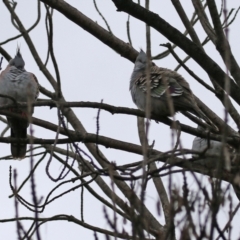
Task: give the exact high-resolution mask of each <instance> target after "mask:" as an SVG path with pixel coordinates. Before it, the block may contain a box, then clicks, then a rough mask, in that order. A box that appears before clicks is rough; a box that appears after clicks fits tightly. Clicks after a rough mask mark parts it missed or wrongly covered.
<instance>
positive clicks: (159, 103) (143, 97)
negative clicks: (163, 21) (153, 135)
mask: <svg viewBox="0 0 240 240" xmlns="http://www.w3.org/2000/svg"><path fill="white" fill-rule="evenodd" d="M146 68H147V55H146V54H145V52H143V51H142V50H141V51H140V53H139V54H138V56H137V58H136V61H135V66H134V69H133V73H132V76H131V80H130V91H131V95H132V99H133V102H134V103H135V104H136V105H137V107H138V108H139V109H140V110H142V111H145V109H146V102H147V75H146ZM150 96H151V101H150V102H151V105H150V106H151V113H152V114H153V115H155V116H172V115H173V114H175V113H176V112H178V111H180V112H186V111H187V112H190V113H193V114H194V115H196V116H198V117H199V118H202V119H203V120H205V121H206V122H209V121H210V120H209V119H208V118H207V117H206V116H205V115H204V113H203V112H202V111H201V110H200V109H199V107H198V106H197V103H196V101H195V99H194V97H193V93H192V91H191V89H190V87H189V84H188V83H187V82H186V81H185V79H184V78H183V77H182V76H181V75H180V74H178V73H177V72H175V71H172V70H169V69H166V68H160V67H157V66H151V67H150ZM169 96H170V99H172V103H173V106H174V113H173V114H172V112H171V111H170V107H169V106H170V105H169V103H168V99H169Z"/></svg>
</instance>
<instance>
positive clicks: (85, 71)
mask: <svg viewBox="0 0 240 240" xmlns="http://www.w3.org/2000/svg"><path fill="white" fill-rule="evenodd" d="M68 2H69V3H70V4H71V5H73V6H75V7H76V8H77V9H78V10H79V11H81V12H82V13H83V14H85V15H86V16H88V17H89V18H91V19H92V20H93V21H96V22H97V23H98V24H99V25H101V26H103V27H104V28H105V27H106V26H105V25H104V23H103V21H102V19H101V18H100V17H99V15H98V13H97V12H96V10H95V8H94V4H93V1H91V0H88V1H86V0H71V1H68ZM141 2H143V1H141ZM183 2H184V9H185V11H186V13H187V14H188V17H189V18H191V17H192V13H193V7H192V4H191V1H190V0H185V1H182V4H183ZM97 3H98V7H99V9H100V10H101V12H102V13H103V14H104V16H105V18H106V19H107V21H108V23H109V25H110V27H111V29H112V32H113V34H115V35H116V36H117V37H118V38H120V39H122V40H123V41H125V42H128V40H127V33H126V20H127V14H125V13H121V12H116V8H115V6H114V4H113V3H112V1H110V0H108V1H107V0H105V1H103V0H101V1H100V0H98V1H97ZM238 4H239V1H228V9H230V8H232V7H234V8H237V7H238ZM26 9H27V10H26ZM41 9H42V10H43V16H42V19H41V22H40V24H39V25H38V27H37V28H35V29H34V30H33V31H32V32H31V33H30V36H31V38H32V40H33V42H34V44H35V47H36V49H37V51H38V53H39V55H40V57H41V58H42V60H43V61H45V59H46V54H47V38H46V31H45V25H44V18H45V15H44V14H45V11H44V7H43V5H42V6H41ZM150 9H151V10H153V11H155V12H156V13H157V14H159V15H160V16H161V17H162V18H163V19H165V20H166V21H167V22H169V23H170V24H171V25H173V26H174V27H175V28H177V29H179V30H180V31H182V32H183V31H184V30H185V29H184V27H183V24H182V23H181V21H180V19H179V18H178V16H177V14H176V12H175V9H174V7H173V6H172V4H171V2H170V1H157V0H152V1H151V5H150ZM16 12H17V14H19V17H20V19H21V20H22V22H23V24H24V26H25V28H28V27H30V26H31V25H32V23H33V22H34V21H35V20H36V13H37V4H36V1H23V0H22V1H18V5H17V7H16ZM0 22H1V23H2V24H1V34H0V42H2V41H4V40H6V39H7V38H10V37H13V36H15V35H17V34H18V32H17V30H16V29H15V28H14V27H13V26H12V24H11V21H10V15H9V12H8V10H7V9H6V7H5V5H4V4H3V3H2V2H0ZM130 24H131V26H130V27H131V37H132V44H133V47H134V48H135V49H137V50H139V49H140V48H143V49H145V48H146V44H145V42H146V40H145V24H144V23H142V22H140V21H138V20H136V19H134V18H131V23H130ZM239 24H240V18H239V16H238V17H237V18H236V20H235V22H234V23H233V24H232V25H231V26H230V31H229V41H230V44H231V48H232V52H233V53H234V54H235V58H236V60H237V62H240V59H239V58H240V55H239V53H240V45H239ZM196 29H197V32H198V33H200V38H201V40H203V39H204V38H205V35H204V32H203V30H202V29H201V27H200V25H199V24H197V26H196ZM167 42H169V41H168V40H167V39H166V38H165V37H163V36H162V35H160V34H159V33H157V32H156V31H155V30H152V31H151V44H152V55H153V56H154V55H156V54H158V53H160V52H162V51H164V50H165V48H163V47H161V46H159V44H162V43H167ZM17 44H18V45H20V46H21V52H22V56H23V58H24V60H25V63H26V69H27V70H28V71H30V72H33V73H34V74H35V75H36V76H37V78H38V81H39V82H40V84H41V85H42V86H44V87H45V88H49V87H50V84H49V83H48V81H47V80H46V79H45V77H44V75H43V74H42V73H41V71H40V70H39V68H38V66H37V65H36V63H35V61H34V59H33V57H32V56H31V53H30V51H29V49H28V46H27V45H26V43H25V41H24V39H22V38H20V39H17V40H16V41H12V42H10V43H8V44H6V45H3V46H2V47H3V48H4V49H5V50H6V51H7V52H8V53H9V54H10V55H11V56H14V55H15V52H16V47H17ZM205 49H206V51H207V53H208V54H209V55H210V56H211V57H212V59H213V60H214V61H216V62H218V64H219V65H220V66H223V64H222V60H221V58H220V57H219V54H218V53H217V51H216V50H215V47H213V46H212V45H211V44H208V45H207V47H206V48H205ZM54 51H55V54H56V57H57V61H58V65H59V69H60V73H61V82H62V91H63V94H64V97H65V99H66V100H68V101H91V102H100V101H101V99H103V101H104V103H108V104H111V105H115V106H124V107H130V108H136V106H135V105H134V103H133V102H132V99H131V96H130V92H129V79H130V75H131V72H132V70H133V64H132V63H131V62H130V61H128V60H126V59H125V58H123V57H121V56H120V55H119V54H117V53H116V52H115V51H113V50H112V49H110V48H109V47H108V46H106V45H104V44H103V43H101V42H100V41H99V40H97V39H96V38H94V37H93V36H92V35H90V34H89V33H88V32H86V31H84V30H83V29H81V28H79V27H78V26H77V25H75V24H74V23H72V22H70V21H69V20H68V19H66V18H65V17H64V16H63V15H61V14H60V13H58V12H57V11H55V12H54ZM177 53H178V54H179V56H181V57H182V58H183V57H184V56H185V54H184V52H182V51H181V50H179V49H178V50H177ZM155 63H156V64H157V65H158V66H161V67H166V68H169V69H174V68H175V67H176V66H177V63H176V61H175V60H174V59H173V58H172V57H171V56H169V57H167V58H166V59H163V60H160V61H155ZM6 65H7V62H6V60H3V63H2V68H3V69H4V68H5V67H6ZM188 66H189V67H190V68H191V69H193V70H194V72H195V73H196V74H197V75H199V76H200V77H201V78H203V79H204V80H206V81H207V82H209V80H208V77H207V75H206V74H205V73H204V72H203V70H202V69H201V68H200V67H198V66H197V64H196V63H195V62H194V61H192V60H190V61H188ZM49 69H50V71H51V72H52V74H54V71H53V68H52V66H51V64H50V65H49ZM223 69H224V68H223ZM179 73H181V74H182V75H183V76H184V77H185V79H186V80H187V81H188V82H189V84H190V87H191V89H192V90H193V92H194V94H195V95H197V96H198V97H199V98H201V100H202V101H203V102H205V103H206V104H207V105H208V107H210V108H211V109H212V110H214V111H215V112H216V113H217V114H219V115H220V116H223V108H222V105H221V103H220V102H219V101H218V100H217V99H216V98H215V97H214V96H213V94H212V93H209V92H206V91H205V89H204V88H203V87H202V86H200V85H199V84H198V83H197V82H196V81H195V80H194V79H192V78H191V77H190V76H189V75H188V73H186V72H185V71H184V70H183V69H180V70H179ZM50 90H52V89H51V87H50ZM40 98H45V96H43V95H40ZM74 112H75V113H76V114H77V116H78V117H79V119H80V120H81V122H82V123H83V125H84V127H85V128H86V130H87V131H88V132H90V133H95V132H96V115H97V110H94V109H80V108H79V109H74ZM34 116H35V117H37V118H41V119H44V120H46V121H49V122H54V123H57V115H56V111H55V110H54V109H49V108H47V107H40V108H36V109H35V112H34ZM176 118H177V119H179V120H180V121H181V122H183V123H185V124H190V125H191V126H194V127H195V126H196V125H195V124H194V123H192V122H191V121H190V120H188V119H186V118H185V117H183V116H182V115H181V114H177V115H176ZM231 126H232V127H235V125H234V124H233V123H231ZM3 129H4V125H3V124H2V123H0V131H2V130H3ZM170 133H171V132H170V129H169V127H167V126H165V125H164V124H162V123H160V124H156V123H155V122H154V121H151V127H150V135H149V140H150V142H152V141H153V140H155V148H156V149H158V150H160V151H166V150H169V149H170V148H171V134H170ZM100 134H101V135H103V136H107V137H111V138H116V139H118V140H122V141H126V142H131V143H136V144H139V140H138V133H137V126H136V117H133V116H124V115H111V114H109V113H107V112H104V111H101V115H100ZM6 135H9V132H8V133H7V134H6ZM34 135H35V136H37V137H39V138H54V137H55V134H54V133H53V132H50V131H46V130H44V129H42V128H39V127H36V126H34ZM193 138H194V136H191V135H188V134H184V133H182V135H181V140H182V144H183V147H185V148H191V146H192V140H193ZM80 146H81V147H82V148H83V149H84V146H83V144H80ZM100 149H101V150H102V151H103V153H104V154H105V155H106V156H107V157H108V159H109V160H111V161H116V162H117V163H118V164H123V163H129V162H133V161H136V160H141V156H139V155H134V154H127V153H123V152H120V151H116V150H114V149H105V148H104V147H100ZM0 150H1V155H0V156H5V155H8V154H10V146H9V145H8V144H4V143H1V144H0ZM47 160H48V159H45V160H44V162H42V163H41V166H40V168H39V170H38V171H37V174H36V181H37V186H38V195H39V196H46V194H47V192H48V191H49V190H51V188H52V187H53V186H55V184H53V183H52V182H51V181H50V180H49V179H48V178H47V176H46V173H45V165H46V162H47ZM0 165H1V166H0V175H1V182H0V189H1V194H0V206H1V209H2V210H1V211H0V219H4V218H12V217H14V214H15V213H14V201H13V199H12V198H11V199H9V198H8V196H9V195H10V194H11V190H10V187H9V183H8V182H9V166H10V165H11V166H12V167H13V168H15V169H17V171H18V185H19V184H20V183H21V180H23V179H24V178H25V177H26V176H27V174H28V172H29V168H30V165H29V159H28V158H26V159H24V160H22V161H13V160H11V161H9V160H8V161H5V160H2V161H1V162H0ZM159 166H160V165H159ZM50 169H51V170H50V171H51V173H52V175H53V176H58V174H59V173H60V171H61V165H60V164H59V163H58V162H55V163H53V165H52V166H51V168H50ZM181 178H182V177H181V175H179V176H178V175H176V177H175V179H174V180H175V182H176V183H177V182H181ZM163 180H164V183H165V184H166V186H167V182H168V181H167V180H168V179H167V178H163ZM205 180H206V179H205ZM91 186H92V187H95V188H96V186H95V184H94V183H92V184H91ZM191 186H192V185H190V186H189V187H190V188H191ZM151 187H152V186H151V184H150V186H149V188H148V190H149V191H148V192H147V196H146V198H147V206H148V207H149V209H150V210H151V211H152V212H156V201H157V199H158V198H157V194H156V191H155V190H153V191H151ZM179 187H180V188H181V186H179ZM99 192H100V193H101V191H99ZM21 195H22V196H27V197H28V200H29V201H31V195H30V188H29V185H26V187H25V188H24V189H23V191H22V193H21ZM84 198H85V203H84V215H85V221H86V222H87V223H89V224H93V225H97V226H99V227H101V228H106V227H107V226H108V224H107V223H106V221H105V219H104V217H103V206H102V204H99V203H98V202H97V201H96V200H95V199H93V197H92V196H91V195H90V194H89V193H88V192H87V191H85V197H84ZM234 203H235V205H236V204H237V203H238V200H237V199H236V198H234ZM60 213H65V214H69V215H74V216H76V217H80V192H79V190H77V191H75V192H72V193H70V194H68V196H65V197H63V198H61V199H58V200H56V201H55V203H53V204H52V205H50V206H47V208H46V209H45V211H44V213H43V214H42V217H50V216H53V215H55V214H60ZM20 215H21V216H33V213H32V212H29V211H28V210H26V209H25V208H24V207H22V206H21V207H20ZM156 216H157V215H156ZM227 217H228V213H227V211H223V212H222V213H221V214H220V218H222V219H223V222H225V221H226V219H227ZM239 217H240V216H239V214H237V215H236V217H235V219H234V223H235V224H236V226H239V219H240V218H239ZM157 219H158V220H160V222H161V223H163V222H164V221H163V217H162V216H157ZM224 219H225V221H224ZM233 232H234V236H236V238H237V237H238V236H239V232H240V230H239V227H235V228H234V229H233ZM41 235H42V239H44V240H50V239H58V240H61V239H68V240H72V239H77V238H78V239H79V238H81V239H93V233H92V232H91V231H89V230H86V229H84V228H82V227H79V226H77V225H76V224H74V223H68V222H60V221H59V222H56V223H50V222H49V223H47V224H45V225H43V227H41ZM0 239H17V237H16V226H15V223H12V224H11V223H7V224H4V225H1V226H0ZM34 239H35V238H34Z"/></svg>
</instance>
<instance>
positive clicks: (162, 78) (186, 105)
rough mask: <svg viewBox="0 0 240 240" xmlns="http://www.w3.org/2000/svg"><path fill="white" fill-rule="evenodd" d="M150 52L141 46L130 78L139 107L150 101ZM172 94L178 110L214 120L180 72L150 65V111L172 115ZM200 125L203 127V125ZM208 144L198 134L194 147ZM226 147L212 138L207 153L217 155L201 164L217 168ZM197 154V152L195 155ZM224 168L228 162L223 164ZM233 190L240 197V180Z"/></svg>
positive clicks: (141, 107)
mask: <svg viewBox="0 0 240 240" xmlns="http://www.w3.org/2000/svg"><path fill="white" fill-rule="evenodd" d="M146 67H147V56H146V54H145V53H144V52H143V51H142V50H141V51H140V53H139V54H138V56H137V58H136V61H135V66H134V69H133V73H132V76H131V79H130V92H131V95H132V99H133V102H134V103H135V104H136V105H137V107H138V108H139V109H140V110H142V111H145V109H146V102H147V96H146V95H147V75H146ZM167 94H169V95H170V96H171V98H172V103H173V106H174V110H175V112H190V113H192V114H194V115H196V116H197V117H199V118H201V119H203V120H205V121H206V122H207V123H210V124H211V121H210V120H209V119H208V118H207V117H206V116H205V115H204V113H203V112H202V111H201V110H200V109H199V107H198V105H197V103H196V101H195V99H194V96H193V93H192V91H191V89H190V87H189V84H188V83H187V82H186V81H185V79H184V78H183V77H182V76H181V75H179V74H178V73H177V72H175V71H172V70H169V69H166V68H159V67H157V66H151V67H150V96H151V101H150V102H151V105H150V107H151V114H153V115H155V116H165V117H167V116H172V113H171V112H170V108H169V104H168V99H169V98H168V96H167ZM198 129H199V130H201V131H203V130H204V129H202V128H201V127H200V126H198ZM207 147H208V141H207V139H203V138H200V137H195V139H194V140H193V145H192V150H195V151H198V152H202V151H203V150H206V149H207ZM222 149H223V144H222V143H221V142H217V141H213V140H210V146H209V148H208V149H207V151H206V153H207V154H214V155H216V156H219V157H216V158H212V157H207V158H206V159H201V160H200V161H199V163H200V164H203V165H204V166H205V167H206V168H207V169H212V170H213V169H216V168H217V166H218V164H219V159H220V157H221V153H222ZM233 151H234V149H232V148H230V147H229V153H233ZM193 157H196V155H193ZM231 160H232V159H231ZM222 167H223V169H224V168H225V167H226V166H222ZM233 188H234V191H235V193H236V195H237V197H238V199H239V200H240V183H235V182H234V183H233Z"/></svg>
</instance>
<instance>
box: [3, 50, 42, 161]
mask: <svg viewBox="0 0 240 240" xmlns="http://www.w3.org/2000/svg"><path fill="white" fill-rule="evenodd" d="M24 66H25V62H24V60H23V58H22V55H21V53H20V49H19V48H18V49H17V53H16V56H15V57H14V58H13V59H11V60H10V62H9V64H8V65H7V67H6V69H5V70H3V71H2V72H1V74H0V106H1V105H5V104H13V101H12V100H11V99H10V98H7V97H3V95H4V96H9V97H11V98H14V99H15V100H16V101H17V102H26V103H32V102H34V101H35V100H36V99H37V97H38V94H39V84H38V81H37V78H36V76H35V75H34V74H33V73H31V72H27V71H26V70H25V68H24ZM9 110H10V111H11V112H13V113H17V114H20V115H22V117H23V119H18V118H13V117H7V120H8V124H9V126H10V128H11V137H12V138H16V139H23V138H27V128H28V125H29V121H28V118H29V116H30V115H32V113H33V110H31V109H30V110H29V109H28V108H24V109H23V108H19V107H14V108H11V109H9ZM26 149H27V144H25V143H21V142H20V141H19V142H16V143H11V153H12V156H13V158H15V159H22V158H24V157H25V154H26Z"/></svg>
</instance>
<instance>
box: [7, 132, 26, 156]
mask: <svg viewBox="0 0 240 240" xmlns="http://www.w3.org/2000/svg"><path fill="white" fill-rule="evenodd" d="M11 137H12V138H17V139H19V138H27V128H21V129H17V131H16V129H13V128H11ZM26 151H27V144H26V143H21V142H17V143H11V153H12V156H13V158H14V159H22V158H24V157H25V155H26Z"/></svg>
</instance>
